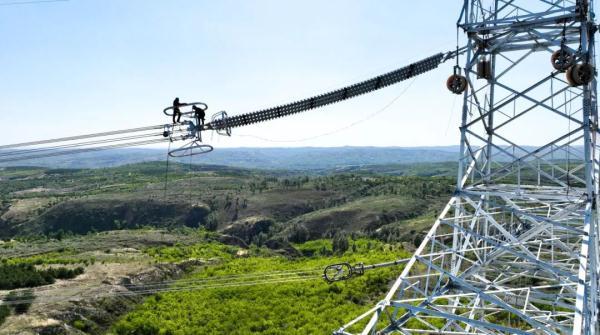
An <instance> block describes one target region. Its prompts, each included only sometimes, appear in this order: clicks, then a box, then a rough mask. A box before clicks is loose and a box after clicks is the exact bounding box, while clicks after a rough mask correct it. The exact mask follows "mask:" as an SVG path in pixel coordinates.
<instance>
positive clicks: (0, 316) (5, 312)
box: [0, 305, 10, 326]
mask: <svg viewBox="0 0 600 335" xmlns="http://www.w3.org/2000/svg"><path fill="white" fill-rule="evenodd" d="M9 315H10V308H9V307H8V306H7V305H0V326H1V325H2V324H3V323H4V321H5V320H6V318H7V317H8V316H9Z"/></svg>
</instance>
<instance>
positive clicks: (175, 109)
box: [173, 98, 183, 123]
mask: <svg viewBox="0 0 600 335" xmlns="http://www.w3.org/2000/svg"><path fill="white" fill-rule="evenodd" d="M181 105H183V104H182V103H180V102H179V98H176V99H175V100H173V123H179V120H181V110H180V109H179V107H181ZM176 117H177V119H176Z"/></svg>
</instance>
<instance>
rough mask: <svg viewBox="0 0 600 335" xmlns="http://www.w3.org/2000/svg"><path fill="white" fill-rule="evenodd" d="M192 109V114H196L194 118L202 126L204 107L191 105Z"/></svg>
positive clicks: (204, 115)
mask: <svg viewBox="0 0 600 335" xmlns="http://www.w3.org/2000/svg"><path fill="white" fill-rule="evenodd" d="M192 110H193V111H194V115H195V116H196V119H197V120H198V123H200V122H202V126H204V118H205V117H206V113H205V111H206V108H204V109H203V108H200V107H198V106H196V105H193V106H192Z"/></svg>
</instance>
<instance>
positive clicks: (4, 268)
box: [0, 263, 83, 290]
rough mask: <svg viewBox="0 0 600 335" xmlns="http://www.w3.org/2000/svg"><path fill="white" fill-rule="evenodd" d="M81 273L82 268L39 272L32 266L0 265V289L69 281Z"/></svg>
mask: <svg viewBox="0 0 600 335" xmlns="http://www.w3.org/2000/svg"><path fill="white" fill-rule="evenodd" d="M82 273H83V268H82V267H77V268H74V269H67V268H65V267H59V268H48V269H45V270H39V269H37V268H35V266H34V265H32V264H25V263H22V264H7V263H3V264H0V289H2V290H12V289H15V288H22V287H35V286H41V285H48V284H52V283H54V281H55V280H56V279H71V278H75V277H77V276H78V275H80V274H82Z"/></svg>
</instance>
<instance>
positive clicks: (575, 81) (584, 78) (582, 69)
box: [566, 63, 596, 86]
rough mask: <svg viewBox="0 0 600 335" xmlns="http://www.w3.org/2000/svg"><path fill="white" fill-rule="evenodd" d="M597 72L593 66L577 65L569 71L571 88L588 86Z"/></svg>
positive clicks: (568, 79) (568, 77) (568, 76)
mask: <svg viewBox="0 0 600 335" xmlns="http://www.w3.org/2000/svg"><path fill="white" fill-rule="evenodd" d="M595 72H596V70H595V69H594V67H593V66H592V65H591V64H588V63H584V64H575V65H573V66H571V67H570V68H569V69H568V70H567V73H566V75H567V81H568V82H569V84H571V86H581V85H586V84H588V83H589V82H591V81H592V79H594V76H595Z"/></svg>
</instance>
